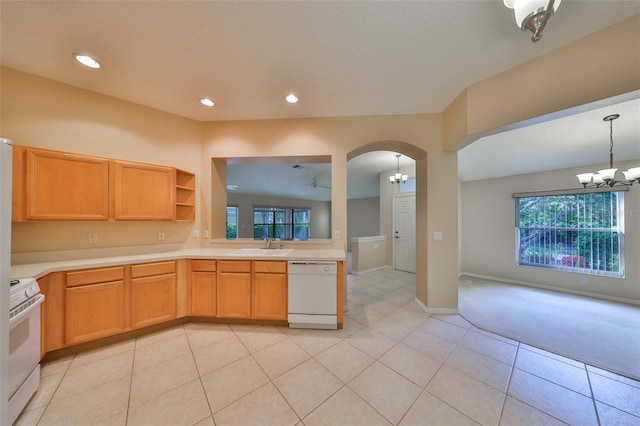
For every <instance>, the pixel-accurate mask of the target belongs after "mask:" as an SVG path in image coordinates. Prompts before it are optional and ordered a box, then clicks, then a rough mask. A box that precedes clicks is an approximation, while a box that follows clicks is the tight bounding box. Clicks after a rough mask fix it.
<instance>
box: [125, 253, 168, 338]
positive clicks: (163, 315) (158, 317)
mask: <svg viewBox="0 0 640 426" xmlns="http://www.w3.org/2000/svg"><path fill="white" fill-rule="evenodd" d="M176 309H177V295H176V263H175V261H170V262H158V263H148V264H143V265H133V266H132V267H131V327H132V328H140V327H146V326H148V325H152V324H158V323H161V322H165V321H169V320H172V319H174V318H176Z"/></svg>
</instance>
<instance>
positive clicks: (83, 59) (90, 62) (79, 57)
mask: <svg viewBox="0 0 640 426" xmlns="http://www.w3.org/2000/svg"><path fill="white" fill-rule="evenodd" d="M73 57H74V58H76V61H78V62H80V63H81V64H82V65H84V66H85V67H89V68H93V69H98V68H100V67H102V65H101V64H100V62H98V61H96V60H95V59H93V58H92V57H91V56H89V55H84V54H82V53H74V54H73Z"/></svg>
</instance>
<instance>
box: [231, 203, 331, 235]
mask: <svg viewBox="0 0 640 426" xmlns="http://www.w3.org/2000/svg"><path fill="white" fill-rule="evenodd" d="M227 203H228V204H229V205H232V206H238V238H253V207H254V206H256V207H258V206H259V207H291V208H293V207H299V208H309V209H311V216H310V222H309V235H310V238H322V239H330V238H331V202H329V201H314V200H296V199H292V198H280V197H277V198H276V197H262V196H259V195H246V194H236V193H233V192H230V193H228V198H227Z"/></svg>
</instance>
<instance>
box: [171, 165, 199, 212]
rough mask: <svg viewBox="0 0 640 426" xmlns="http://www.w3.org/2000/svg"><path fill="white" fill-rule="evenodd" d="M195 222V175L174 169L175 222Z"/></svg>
mask: <svg viewBox="0 0 640 426" xmlns="http://www.w3.org/2000/svg"><path fill="white" fill-rule="evenodd" d="M194 220H196V175H194V174H193V173H189V172H185V171H184V170H177V169H176V221H178V222H192V221H194Z"/></svg>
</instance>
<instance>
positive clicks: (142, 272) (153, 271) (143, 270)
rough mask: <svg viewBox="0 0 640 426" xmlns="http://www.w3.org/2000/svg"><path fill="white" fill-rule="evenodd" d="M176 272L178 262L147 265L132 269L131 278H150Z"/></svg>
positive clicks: (136, 266) (135, 266)
mask: <svg viewBox="0 0 640 426" xmlns="http://www.w3.org/2000/svg"><path fill="white" fill-rule="evenodd" d="M174 272H176V262H174V261H171V262H158V263H145V264H143V265H133V266H132V267H131V278H139V277H148V276H152V275H164V274H173V273H174Z"/></svg>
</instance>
